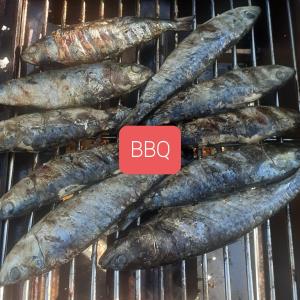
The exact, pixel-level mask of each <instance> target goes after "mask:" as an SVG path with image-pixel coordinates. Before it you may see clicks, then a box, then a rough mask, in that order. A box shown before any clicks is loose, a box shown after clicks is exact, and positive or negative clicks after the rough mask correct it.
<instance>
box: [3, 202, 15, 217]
mask: <svg viewBox="0 0 300 300" xmlns="http://www.w3.org/2000/svg"><path fill="white" fill-rule="evenodd" d="M14 209H15V206H14V204H13V203H12V202H7V203H5V204H4V205H3V206H2V208H1V212H2V214H3V215H8V214H11V213H12V212H13V211H14Z"/></svg>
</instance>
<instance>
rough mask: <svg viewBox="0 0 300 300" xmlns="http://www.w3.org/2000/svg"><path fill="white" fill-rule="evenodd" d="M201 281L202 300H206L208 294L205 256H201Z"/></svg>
mask: <svg viewBox="0 0 300 300" xmlns="http://www.w3.org/2000/svg"><path fill="white" fill-rule="evenodd" d="M202 279H203V300H208V299H209V293H208V269H207V254H203V255H202Z"/></svg>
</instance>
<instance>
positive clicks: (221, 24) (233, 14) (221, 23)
mask: <svg viewBox="0 0 300 300" xmlns="http://www.w3.org/2000/svg"><path fill="white" fill-rule="evenodd" d="M260 11H261V10H260V8H259V7H256V6H248V7H239V8H235V9H233V10H229V11H226V12H224V13H223V14H221V15H219V16H217V17H215V18H213V19H211V20H209V21H208V22H206V23H204V24H202V25H199V26H198V28H197V29H196V30H195V31H194V32H193V33H191V34H190V35H189V36H188V37H187V38H186V39H184V40H183V41H182V42H181V43H180V44H179V45H178V47H177V48H176V49H175V50H174V51H173V52H172V53H171V54H170V55H169V56H168V57H167V59H166V60H165V62H164V63H163V65H162V66H161V68H160V70H159V72H158V73H157V74H155V75H154V76H153V77H152V78H151V79H150V80H149V82H148V84H147V85H146V88H145V90H144V92H143V93H142V95H141V98H140V101H139V103H138V104H137V107H136V108H135V109H134V110H133V111H132V112H131V113H130V115H129V116H128V117H127V118H126V119H125V121H124V122H123V125H125V124H137V123H139V122H141V121H143V120H144V119H145V117H146V116H147V115H149V114H150V113H151V112H152V111H153V110H154V109H156V108H157V107H158V106H159V105H161V104H162V103H163V102H164V101H165V100H167V98H169V97H171V96H172V95H173V94H174V93H175V92H176V91H177V90H178V89H179V88H181V87H183V86H185V85H187V84H189V83H192V82H193V81H194V80H195V79H196V78H197V77H198V76H199V75H200V74H201V73H202V72H203V71H204V70H205V69H206V68H207V67H208V66H209V65H210V64H212V63H213V62H214V60H215V59H216V57H218V56H219V55H220V54H221V53H223V52H224V51H225V50H226V49H228V48H230V46H232V45H233V44H235V43H237V42H238V41H239V40H240V39H241V38H242V37H243V36H244V35H245V34H246V33H247V32H248V31H249V30H250V28H251V27H252V25H253V24H254V22H255V21H256V19H257V17H258V15H259V14H260Z"/></svg>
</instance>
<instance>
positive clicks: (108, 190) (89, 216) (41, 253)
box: [0, 174, 164, 285]
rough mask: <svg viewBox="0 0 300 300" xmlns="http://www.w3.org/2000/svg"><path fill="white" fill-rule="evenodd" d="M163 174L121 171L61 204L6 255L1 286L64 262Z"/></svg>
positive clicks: (136, 199)
mask: <svg viewBox="0 0 300 300" xmlns="http://www.w3.org/2000/svg"><path fill="white" fill-rule="evenodd" d="M163 177H164V176H163V175H136V176H133V175H125V174H119V175H116V176H114V177H111V178H109V179H106V180H104V181H102V182H100V183H98V184H96V185H93V186H91V187H89V188H87V189H86V190H84V191H82V192H81V193H80V194H78V195H76V196H75V197H73V198H72V199H70V200H69V201H65V202H63V203H61V204H60V205H59V206H58V207H57V208H56V209H55V210H52V211H51V212H50V213H49V214H48V215H46V216H45V217H44V218H43V219H42V220H41V221H40V222H38V223H37V224H35V225H34V226H33V227H32V229H31V230H30V232H29V233H27V234H26V235H25V236H24V237H23V238H22V239H21V240H19V241H18V242H17V244H16V245H15V246H14V247H13V249H12V250H11V251H10V253H9V254H8V255H7V257H6V259H5V262H4V264H3V265H2V267H1V271H0V285H6V284H12V283H15V282H17V281H20V280H26V279H28V278H29V277H31V276H36V275H38V274H41V273H44V272H47V271H49V270H51V269H52V268H54V267H55V266H58V265H61V264H64V263H66V262H67V261H69V260H70V259H71V258H72V257H74V256H75V255H76V254H78V253H80V252H81V251H83V250H84V249H86V248H87V247H88V246H89V245H90V244H91V243H92V242H93V241H95V240H96V239H97V238H98V237H99V236H101V235H102V234H103V233H104V232H106V231H107V230H108V229H109V227H110V226H111V225H113V224H114V223H115V222H116V221H117V220H118V219H119V218H120V217H122V215H123V214H125V213H126V211H127V210H128V209H130V206H131V205H133V203H134V202H136V201H138V199H139V198H140V197H142V195H143V194H144V193H145V192H146V191H147V190H149V189H151V188H152V187H153V186H154V185H155V184H156V183H158V182H159V180H161V179H162V178H163Z"/></svg>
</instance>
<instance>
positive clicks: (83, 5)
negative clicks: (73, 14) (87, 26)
mask: <svg viewBox="0 0 300 300" xmlns="http://www.w3.org/2000/svg"><path fill="white" fill-rule="evenodd" d="M85 15H86V2H85V0H81V3H80V22H81V23H84V22H85Z"/></svg>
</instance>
